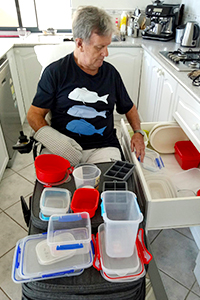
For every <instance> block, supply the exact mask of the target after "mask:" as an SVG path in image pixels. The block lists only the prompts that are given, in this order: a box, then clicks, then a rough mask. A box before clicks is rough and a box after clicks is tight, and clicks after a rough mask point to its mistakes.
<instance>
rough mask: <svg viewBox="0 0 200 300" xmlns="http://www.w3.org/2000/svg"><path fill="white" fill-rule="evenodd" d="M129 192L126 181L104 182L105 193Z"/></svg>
mask: <svg viewBox="0 0 200 300" xmlns="http://www.w3.org/2000/svg"><path fill="white" fill-rule="evenodd" d="M113 190H114V191H119V190H120V191H127V190H128V184H127V182H126V181H115V180H114V181H104V182H103V191H113Z"/></svg>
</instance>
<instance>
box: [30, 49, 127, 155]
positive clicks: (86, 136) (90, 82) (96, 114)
mask: <svg viewBox="0 0 200 300" xmlns="http://www.w3.org/2000/svg"><path fill="white" fill-rule="evenodd" d="M32 104H33V105H34V106H37V107H40V108H48V109H50V110H51V113H52V119H51V126H52V127H53V128H55V129H57V130H58V131H59V132H61V133H63V134H65V135H67V136H69V137H71V138H73V139H74V140H76V141H77V143H79V144H80V145H81V146H82V148H83V149H84V150H85V149H92V148H101V147H111V146H112V147H119V142H118V139H117V137H116V133H115V130H114V120H113V110H114V106H115V104H116V110H117V112H118V113H119V114H125V113H127V112H128V111H129V110H130V109H131V108H132V106H133V102H132V101H131V99H130V97H129V95H128V93H127V91H126V89H125V87H124V84H123V82H122V79H121V77H120V74H119V73H118V71H117V70H116V69H115V68H114V67H113V66H112V65H111V64H109V63H108V62H105V61H104V62H103V65H102V66H101V67H100V68H99V71H98V73H97V74H96V75H94V76H93V75H89V74H87V73H85V72H84V71H83V70H82V69H81V68H79V66H78V65H77V64H76V62H75V60H74V55H73V53H71V54H69V55H67V56H65V57H64V58H61V59H59V60H58V61H56V62H53V63H52V64H50V65H49V66H47V68H46V69H45V70H44V72H43V74H42V77H41V79H40V81H39V83H38V88H37V93H36V95H35V97H34V99H33V103H32Z"/></svg>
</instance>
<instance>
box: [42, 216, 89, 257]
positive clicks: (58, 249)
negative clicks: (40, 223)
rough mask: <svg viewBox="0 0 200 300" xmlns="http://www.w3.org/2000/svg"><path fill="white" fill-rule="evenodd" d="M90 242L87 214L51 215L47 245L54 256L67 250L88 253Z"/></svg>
mask: <svg viewBox="0 0 200 300" xmlns="http://www.w3.org/2000/svg"><path fill="white" fill-rule="evenodd" d="M90 241H91V223H90V216H89V213H87V212H82V213H73V214H65V215H52V216H51V217H50V219H49V224H48V231H47V243H48V245H49V247H50V250H51V253H52V255H54V256H57V255H61V256H62V255H63V252H66V253H67V251H68V250H74V249H75V250H76V252H77V253H88V252H89V249H90Z"/></svg>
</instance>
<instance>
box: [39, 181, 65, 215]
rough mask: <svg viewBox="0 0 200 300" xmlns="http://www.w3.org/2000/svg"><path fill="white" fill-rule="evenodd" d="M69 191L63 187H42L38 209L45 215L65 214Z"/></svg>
mask: <svg viewBox="0 0 200 300" xmlns="http://www.w3.org/2000/svg"><path fill="white" fill-rule="evenodd" d="M70 199H71V193H70V191H68V190H67V189H64V188H53V187H52V188H44V190H43V191H42V194H41V197H40V211H41V213H42V214H43V215H45V216H51V215H53V214H66V213H67V212H68V210H69V205H70Z"/></svg>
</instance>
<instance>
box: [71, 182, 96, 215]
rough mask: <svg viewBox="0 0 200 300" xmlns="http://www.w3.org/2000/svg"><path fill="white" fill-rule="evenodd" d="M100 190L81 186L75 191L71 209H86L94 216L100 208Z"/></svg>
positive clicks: (74, 210) (80, 210) (77, 210)
mask: <svg viewBox="0 0 200 300" xmlns="http://www.w3.org/2000/svg"><path fill="white" fill-rule="evenodd" d="M98 203H99V192H98V191H97V190H96V189H91V188H79V189H78V190H76V191H75V192H74V195H73V197H72V201H71V209H72V211H73V212H74V213H79V212H83V211H86V212H88V213H89V215H90V218H92V217H94V215H95V211H96V210H97V208H98Z"/></svg>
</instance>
